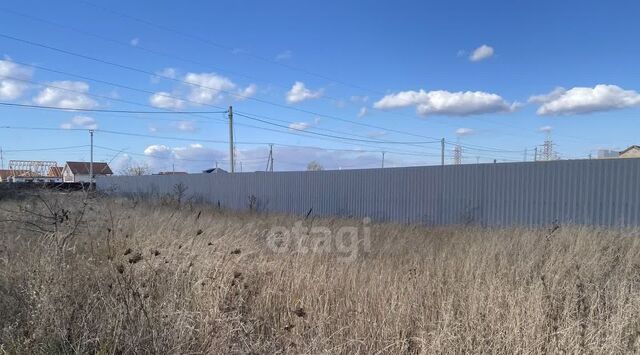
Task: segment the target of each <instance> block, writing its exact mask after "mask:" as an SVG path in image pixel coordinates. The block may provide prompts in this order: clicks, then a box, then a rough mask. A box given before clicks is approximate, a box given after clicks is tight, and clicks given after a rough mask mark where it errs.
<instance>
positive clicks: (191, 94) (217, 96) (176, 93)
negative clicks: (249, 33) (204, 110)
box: [149, 68, 258, 109]
mask: <svg viewBox="0 0 640 355" xmlns="http://www.w3.org/2000/svg"><path fill="white" fill-rule="evenodd" d="M161 77H165V78H172V79H173V78H178V73H177V70H176V69H174V68H164V69H163V70H161V71H159V72H156V76H153V77H152V78H151V81H152V82H155V83H157V82H159V79H160V78H161ZM181 81H183V82H184V83H181V84H180V85H178V86H177V87H176V88H175V89H174V90H173V93H172V94H170V93H168V92H164V91H162V92H157V93H155V94H153V95H152V96H151V97H150V98H149V101H150V102H151V104H152V105H153V106H155V107H160V108H172V109H176V108H182V107H185V106H187V103H190V104H192V105H191V106H194V105H195V106H198V105H210V104H214V103H218V102H219V101H221V100H223V99H225V98H230V99H233V100H237V101H240V100H244V99H246V98H249V97H251V96H254V95H255V94H256V92H257V91H258V87H257V86H256V85H255V84H249V85H248V86H247V87H244V88H241V87H239V86H238V85H237V84H236V83H234V82H233V81H231V79H229V78H227V77H224V76H221V75H218V74H216V73H187V74H186V75H185V76H184V77H181ZM168 96H173V97H168ZM177 97H186V99H179V98H177Z"/></svg>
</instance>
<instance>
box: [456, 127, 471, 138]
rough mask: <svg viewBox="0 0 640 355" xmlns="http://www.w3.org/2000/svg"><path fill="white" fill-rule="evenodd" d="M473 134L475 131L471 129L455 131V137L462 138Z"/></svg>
mask: <svg viewBox="0 0 640 355" xmlns="http://www.w3.org/2000/svg"><path fill="white" fill-rule="evenodd" d="M473 133H475V131H474V130H473V129H471V128H458V129H456V135H457V136H460V137H463V136H469V135H472V134H473Z"/></svg>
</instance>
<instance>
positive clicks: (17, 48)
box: [0, 0, 640, 172]
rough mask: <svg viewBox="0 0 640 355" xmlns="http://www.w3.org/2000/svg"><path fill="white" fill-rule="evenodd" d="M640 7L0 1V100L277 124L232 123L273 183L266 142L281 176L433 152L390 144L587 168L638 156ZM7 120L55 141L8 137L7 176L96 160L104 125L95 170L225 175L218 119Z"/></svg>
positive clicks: (4, 115) (64, 114)
mask: <svg viewBox="0 0 640 355" xmlns="http://www.w3.org/2000/svg"><path fill="white" fill-rule="evenodd" d="M639 10H640V5H639V4H636V3H634V2H630V1H627V2H617V1H612V2H606V3H605V2H601V1H598V2H596V1H586V2H585V1H562V2H558V1H536V2H527V3H525V2H521V1H483V2H478V1H447V2H433V1H430V2H427V1H376V2H365V1H351V2H343V1H341V2H338V1H324V2H306V1H305V2H301V1H272V2H265V1H219V2H207V1H189V2H184V3H179V4H178V3H176V2H168V1H158V2H154V3H153V6H150V4H149V3H148V2H144V3H143V2H131V1H109V2H100V3H98V1H97V0H90V1H87V2H85V1H59V2H41V1H20V2H10V3H4V4H2V5H0V23H1V24H2V26H0V49H1V50H0V55H1V56H3V57H4V58H3V60H2V62H0V102H3V103H17V104H22V105H41V106H55V107H60V108H67V109H68V108H84V109H89V110H96V109H97V110H135V111H220V110H221V109H219V108H223V109H224V108H226V107H227V106H229V105H233V106H234V110H235V111H237V112H239V113H244V114H249V115H256V116H259V118H260V119H261V120H262V121H267V122H271V123H275V124H278V125H280V126H275V125H272V124H271V125H270V124H268V123H265V122H260V121H256V120H250V119H248V118H247V117H243V116H238V115H236V118H235V121H236V122H237V124H238V125H237V126H236V127H235V135H236V141H238V144H237V147H236V155H237V160H239V161H241V162H242V165H243V171H253V170H264V169H265V167H266V156H267V155H268V153H267V149H268V146H267V144H266V143H274V144H276V145H275V146H274V158H275V159H274V161H275V169H276V170H293V169H303V168H304V167H305V166H306V164H307V163H308V162H309V161H311V160H317V161H319V162H320V163H321V164H322V165H324V166H325V167H326V168H329V169H337V168H368V167H377V166H379V165H380V163H381V156H382V154H381V153H380V152H382V151H386V152H387V153H386V155H385V158H386V161H385V163H386V164H385V165H386V166H405V165H427V164H436V163H438V162H439V157H438V156H439V143H424V144H422V143H420V144H418V143H412V144H399V143H398V142H431V141H433V140H434V138H435V139H439V138H445V139H446V140H447V142H451V143H455V142H459V143H460V144H461V145H462V146H463V161H464V162H465V163H475V162H477V161H480V162H491V161H493V159H498V160H499V161H512V160H522V159H523V158H524V150H525V149H528V151H529V159H532V157H531V152H532V151H533V148H534V147H535V146H539V145H540V144H542V142H543V141H544V139H545V137H546V135H547V134H550V136H551V137H552V138H553V140H554V143H555V144H556V150H557V153H558V154H559V156H560V157H561V158H586V157H587V156H588V155H589V154H594V155H595V154H596V151H597V150H598V149H601V148H610V149H623V148H625V147H626V146H628V145H631V144H635V143H638V141H637V134H636V130H635V128H636V127H637V124H636V120H637V117H638V113H639V109H638V107H640V94H638V93H637V90H640V80H639V78H638V72H637V70H636V68H637V63H638V59H640V58H639V56H640V41H637V34H638V33H640V32H639V30H640V24H639V23H638V21H637V15H638V13H639ZM127 15H128V17H127ZM12 38H13V39H12ZM28 42H31V44H29V43H28ZM34 43H35V44H36V45H34ZM38 45H45V46H48V47H50V48H43V47H42V46H38ZM51 48H54V50H52V49H51ZM55 49H58V51H56V50H55ZM59 50H64V51H67V52H71V53H75V54H76V55H70V54H68V53H66V54H65V53H62V52H60V51H59ZM78 55H83V56H85V57H84V58H83V57H80V56H78ZM87 56H89V57H91V58H95V59H99V60H101V61H103V62H99V61H95V60H89V59H87V58H86V57H87ZM104 62H108V63H111V64H107V63H104ZM113 64H117V65H120V66H117V65H113ZM122 66H127V67H131V68H134V69H136V70H137V71H136V70H127V69H125V68H123V67H122ZM51 70H54V71H51ZM148 73H158V74H159V75H158V76H152V75H149V74H148ZM105 82H108V83H111V84H115V85H110V84H107V83H105ZM130 88H133V89H135V90H131V89H130ZM215 89H217V90H215ZM0 117H1V118H0V120H1V124H0V125H1V126H11V127H35V128H54V129H55V130H32V129H29V130H20V129H6V128H3V129H0V146H2V149H3V151H4V159H5V166H6V165H7V161H8V160H9V159H51V160H57V161H59V162H64V161H65V160H88V158H89V149H88V147H86V146H85V145H87V144H88V142H89V138H88V137H89V135H88V133H87V132H86V131H85V129H88V128H97V129H98V130H97V132H96V133H95V144H96V146H97V148H96V151H95V157H96V160H101V161H110V162H111V163H112V164H113V165H114V167H115V169H116V170H118V169H120V168H122V167H125V166H127V165H135V164H148V165H149V166H151V167H152V168H153V170H154V171H158V170H170V169H172V168H173V166H175V167H176V169H179V170H189V171H193V172H195V171H199V170H201V169H203V168H206V167H209V166H212V165H213V164H214V162H215V161H218V164H219V165H220V166H221V167H225V168H226V167H227V166H228V144H226V143H224V141H226V140H227V138H228V129H227V126H226V123H225V117H224V114H222V113H215V114H201V115H193V114H162V115H160V114H124V113H100V112H72V111H62V110H58V111H56V110H43V109H28V108H24V107H12V106H2V107H0ZM276 120H278V121H276ZM287 127H290V128H287ZM70 128H71V129H70ZM265 128H266V129H265ZM267 129H268V130H267ZM107 131H112V132H123V133H128V134H135V135H138V136H131V135H121V134H114V133H109V132H107ZM309 132H315V133H316V134H315V135H314V134H313V133H309ZM317 133H319V134H325V135H333V136H340V137H346V138H350V139H351V140H345V139H336V138H328V137H327V136H319V135H318V134H317ZM140 135H142V136H140ZM148 136H150V137H148ZM167 137H172V138H179V139H181V140H176V139H167ZM213 141H219V142H220V143H215V142H213ZM365 141H366V142H365ZM383 141H387V142H389V141H392V142H396V143H386V142H383ZM245 143H251V144H245ZM302 146H304V147H302ZM66 147H73V148H68V149H52V148H66ZM35 149H42V150H39V151H25V150H35ZM452 149H453V146H452V145H447V153H446V154H447V161H448V162H450V161H451V155H452V154H451V150H452ZM238 169H240V167H238Z"/></svg>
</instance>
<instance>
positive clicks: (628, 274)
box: [0, 192, 640, 354]
mask: <svg viewBox="0 0 640 355" xmlns="http://www.w3.org/2000/svg"><path fill="white" fill-rule="evenodd" d="M177 195H178V197H177V198H179V199H180V200H182V199H183V196H182V193H178V194H177ZM165 202H166V201H165ZM180 202H183V201H180ZM0 208H1V209H0V233H1V235H2V238H0V315H1V316H0V353H2V352H6V353H11V354H13V353H20V354H31V353H36V354H38V353H40V354H45V353H47V354H48V353H101V354H116V353H117V354H129V353H167V354H186V353H201V354H208V353H296V354H298V353H314V354H315V353H373V354H375V353H381V354H385V353H389V354H397V353H412V354H418V353H425V354H426V353H429V354H431V353H509V354H511V353H560V352H563V353H633V352H638V351H640V241H639V239H638V237H637V236H636V234H635V233H634V232H633V231H620V230H606V229H598V228H590V227H580V226H555V227H554V228H551V229H549V228H538V229H533V228H503V229H483V228H476V227H471V226H466V227H449V228H426V227H421V226H408V225H395V224H372V225H370V228H371V241H370V243H371V247H370V250H369V251H364V250H362V251H360V252H359V253H358V255H357V257H355V258H354V259H352V260H346V259H344V255H343V254H342V253H340V252H339V251H337V250H335V248H334V249H331V250H328V251H326V252H315V253H314V252H311V251H307V252H303V251H301V250H298V249H296V248H293V247H292V248H291V250H288V251H285V252H280V253H276V252H274V251H273V250H272V249H271V248H270V247H269V242H268V237H269V232H270V231H271V230H272V227H273V226H286V227H288V228H291V227H292V226H294V225H295V223H296V222H297V221H298V220H300V221H301V222H300V223H301V224H300V225H301V226H303V227H305V228H311V227H326V228H328V229H329V230H331V231H336V230H338V229H339V228H340V227H348V226H354V225H355V226H361V223H362V221H355V220H344V219H338V218H329V219H322V218H313V219H307V220H305V219H304V216H303V217H301V218H294V217H287V216H280V215H268V216H267V215H262V214H259V213H255V212H252V213H232V212H229V211H224V210H220V209H218V208H215V207H213V206H205V205H199V204H195V203H188V204H186V205H184V204H182V205H181V204H179V203H164V202H153V201H145V200H140V199H138V200H129V199H118V198H108V197H101V196H96V195H93V194H91V193H90V192H78V193H71V194H70V193H54V192H41V193H39V195H37V196H33V197H31V198H26V199H22V200H14V199H11V198H9V199H1V200H0ZM61 216H62V218H61ZM54 222H55V223H54ZM52 223H53V224H52ZM305 243H307V244H305ZM312 243H314V240H313V238H309V239H308V240H305V241H303V242H301V244H300V245H305V246H308V245H312ZM293 245H294V246H295V245H297V244H293Z"/></svg>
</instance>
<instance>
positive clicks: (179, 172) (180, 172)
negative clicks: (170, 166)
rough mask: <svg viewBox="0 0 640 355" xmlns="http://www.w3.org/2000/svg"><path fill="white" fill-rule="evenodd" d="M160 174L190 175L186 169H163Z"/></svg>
mask: <svg viewBox="0 0 640 355" xmlns="http://www.w3.org/2000/svg"><path fill="white" fill-rule="evenodd" d="M158 175H188V173H187V172H186V171H161V172H159V173H158Z"/></svg>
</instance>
